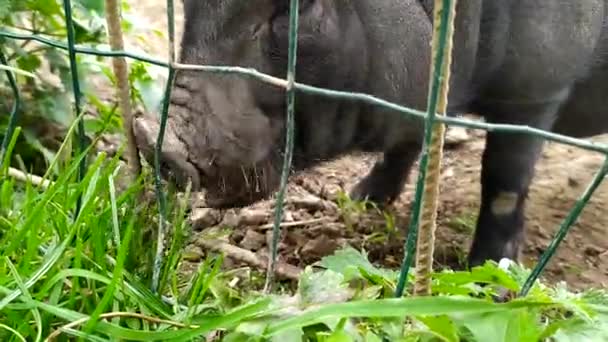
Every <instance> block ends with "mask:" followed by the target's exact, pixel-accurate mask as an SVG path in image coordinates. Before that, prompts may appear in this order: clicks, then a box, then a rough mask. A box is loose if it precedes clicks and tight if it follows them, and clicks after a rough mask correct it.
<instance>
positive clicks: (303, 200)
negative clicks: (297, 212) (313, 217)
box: [289, 195, 325, 211]
mask: <svg viewBox="0 0 608 342" xmlns="http://www.w3.org/2000/svg"><path fill="white" fill-rule="evenodd" d="M289 202H290V203H291V204H293V205H294V206H295V207H296V208H302V209H307V210H309V211H317V210H323V209H325V201H323V199H321V198H319V197H317V196H312V195H308V196H307V195H304V196H298V197H292V198H290V199H289Z"/></svg>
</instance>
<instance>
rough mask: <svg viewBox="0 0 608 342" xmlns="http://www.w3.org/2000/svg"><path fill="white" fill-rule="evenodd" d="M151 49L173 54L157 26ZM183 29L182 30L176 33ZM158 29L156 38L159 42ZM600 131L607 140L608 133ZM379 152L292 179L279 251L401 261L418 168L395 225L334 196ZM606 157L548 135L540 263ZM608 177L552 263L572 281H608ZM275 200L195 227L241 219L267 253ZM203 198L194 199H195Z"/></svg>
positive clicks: (160, 8) (455, 193) (475, 157)
mask: <svg viewBox="0 0 608 342" xmlns="http://www.w3.org/2000/svg"><path fill="white" fill-rule="evenodd" d="M132 3H133V4H134V5H133V6H134V8H135V13H136V14H137V15H138V16H142V15H143V16H144V17H145V18H147V20H149V23H144V27H145V28H147V30H152V29H155V30H165V32H166V18H165V14H164V13H165V2H164V1H161V0H156V1H150V0H147V1H140V2H132ZM180 3H181V1H176V5H177V11H176V14H177V18H176V19H177V20H176V22H177V30H178V33H179V32H181V26H180V25H181V22H182V20H181V13H182V12H181V8H180V6H179V5H180ZM142 33H144V34H145V35H146V36H148V37H149V39H150V40H149V41H148V44H147V45H151V46H152V48H146V51H148V53H150V54H152V55H155V56H157V57H159V58H166V57H165V56H166V51H167V49H166V42H165V41H163V40H162V39H161V40H159V38H158V37H157V36H156V35H154V34H153V33H152V32H151V31H142ZM177 37H178V38H179V35H178V36H177ZM152 39H154V40H155V41H158V43H157V44H156V43H152ZM469 133H470V134H471V139H470V140H469V141H467V142H466V143H464V144H462V145H460V146H458V147H457V148H454V149H450V150H447V151H446V154H445V160H444V167H443V177H442V184H441V202H440V208H439V227H438V230H437V245H436V254H435V257H436V263H437V265H436V267H441V265H451V266H454V265H456V264H458V263H460V262H461V261H462V260H463V259H464V258H465V257H466V253H467V251H468V248H469V244H470V240H471V236H472V232H473V229H474V226H475V225H474V222H475V217H476V215H477V208H478V204H479V175H480V173H479V172H480V158H481V153H482V151H483V147H484V136H485V134H484V132H476V131H471V132H469ZM594 140H597V141H602V142H608V136H604V137H598V138H596V139H594ZM374 158H375V156H371V155H353V156H346V157H344V158H342V159H339V160H336V161H333V162H330V163H327V164H324V165H320V166H318V167H316V168H314V169H312V170H309V171H307V172H305V173H303V174H300V175H298V176H296V177H293V178H292V179H291V181H290V185H289V190H288V200H287V213H286V215H285V221H286V225H287V226H286V227H284V228H283V232H284V233H283V236H282V241H281V245H280V259H281V261H283V262H288V263H290V264H293V265H295V266H300V267H303V266H304V265H306V264H310V263H312V262H314V261H316V260H318V259H319V258H320V257H322V256H324V255H327V254H330V253H331V252H332V251H333V250H335V249H336V248H338V247H339V246H341V245H344V244H350V245H351V246H353V247H355V248H364V249H365V250H366V251H368V253H369V255H370V257H371V258H372V260H374V261H375V262H378V263H380V264H383V265H385V266H389V267H393V268H396V267H398V266H399V264H400V261H401V258H402V256H403V241H404V237H405V230H406V227H407V223H408V219H409V212H410V209H409V208H410V204H411V200H412V198H413V192H414V184H413V180H414V179H415V177H416V170H414V172H413V174H412V175H411V176H410V181H409V183H408V185H407V187H406V191H405V192H404V193H403V194H402V195H401V197H400V199H399V200H398V201H397V203H396V204H395V206H394V208H393V209H392V210H391V212H392V214H394V215H395V217H396V220H395V224H394V227H393V226H392V225H388V226H387V224H386V223H385V220H383V217H382V216H379V215H374V214H373V213H369V214H365V215H360V214H358V213H357V212H351V211H349V210H348V208H341V207H340V206H339V205H338V204H337V201H336V196H337V195H336V194H337V193H338V192H339V191H340V189H344V190H346V191H348V190H349V189H350V187H351V186H352V185H353V184H354V183H355V182H356V181H357V180H358V179H360V177H361V176H362V175H364V174H365V173H366V172H367V171H368V169H369V168H370V166H371V165H372V163H373V161H374ZM602 161H603V159H602V156H601V155H599V154H596V153H590V152H586V151H583V150H580V149H576V148H571V147H568V146H564V145H558V144H554V143H550V144H548V145H547V146H546V148H545V150H544V153H543V156H542V160H541V161H540V162H539V163H538V165H537V175H536V178H535V179H534V183H533V185H532V189H531V194H530V197H529V200H528V202H527V241H526V245H525V249H524V255H525V259H524V262H525V263H526V264H527V265H529V266H531V265H533V264H534V263H535V262H536V261H537V260H538V258H539V256H540V255H541V253H542V252H543V251H544V249H545V248H546V246H547V245H548V244H549V242H550V240H551V238H552V237H553V236H554V234H555V233H556V231H557V228H558V226H559V224H560V223H561V221H562V220H563V219H564V218H565V217H566V215H567V214H568V212H569V210H570V209H571V208H572V206H573V205H574V203H575V201H576V199H577V197H578V196H579V195H580V194H582V192H583V191H584V189H585V187H586V185H587V184H588V182H589V181H590V180H591V178H592V177H593V174H594V172H595V171H596V170H597V169H598V168H599V167H600V165H601V163H602ZM607 203H608V182H605V183H604V184H603V186H602V187H601V188H600V189H599V190H598V192H597V193H596V195H595V196H594V198H593V199H592V201H591V202H590V203H589V205H588V206H587V207H586V209H585V210H584V211H583V213H582V215H581V217H580V219H579V221H578V222H577V224H576V225H575V226H574V228H573V229H572V231H571V232H570V234H569V235H568V236H567V237H566V239H565V241H564V243H563V244H562V246H561V247H560V248H559V251H558V252H557V255H556V256H555V257H554V258H553V260H552V261H551V262H550V264H549V266H548V270H547V271H546V272H545V273H544V277H545V278H546V279H547V280H549V281H560V280H566V281H567V282H568V283H569V284H570V286H571V287H573V288H578V289H581V288H587V287H590V286H592V287H600V286H601V287H603V286H606V284H608V266H607V265H605V264H603V263H601V260H602V259H605V257H606V256H608V237H607V236H606V235H607V233H608V228H607V227H608V214H606V212H605V208H606V207H607ZM273 205H274V202H273V201H265V202H260V203H257V204H255V205H253V206H251V207H249V208H245V209H243V210H241V211H239V212H236V211H233V210H229V211H227V212H222V213H218V212H215V211H212V210H209V209H205V208H198V209H195V210H194V212H193V215H194V217H193V222H194V228H195V229H196V230H201V229H205V230H208V227H210V226H230V227H233V228H234V229H232V233H231V234H230V237H229V241H230V242H231V243H232V244H234V245H236V246H239V247H241V248H244V249H247V250H250V251H252V252H254V253H257V254H259V255H266V253H267V252H266V250H267V244H266V241H268V237H269V234H270V231H271V229H270V228H269V223H271V222H272V207H273ZM195 206H196V203H195ZM196 240H197V237H196V236H193V245H192V246H190V248H188V253H187V257H188V259H189V260H191V261H192V262H196V260H197V258H198V256H200V255H202V250H201V248H200V246H199V245H200V244H197V243H196Z"/></svg>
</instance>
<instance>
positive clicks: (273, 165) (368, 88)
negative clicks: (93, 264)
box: [135, 0, 608, 266]
mask: <svg viewBox="0 0 608 342" xmlns="http://www.w3.org/2000/svg"><path fill="white" fill-rule="evenodd" d="M288 3H289V1H287V0H248V1H243V0H221V1H220V0H207V1H200V0H184V10H185V27H184V34H183V37H182V51H181V56H180V62H182V63H188V64H206V65H234V66H242V67H251V68H255V69H257V70H259V71H261V72H264V73H268V74H271V75H273V76H276V77H281V78H284V77H285V75H286V69H287V54H288V52H287V51H288V49H287V46H288V14H289V13H288V12H289V9H288V7H289V6H288ZM300 11H301V13H300V28H299V41H298V44H299V47H298V66H297V75H296V77H297V80H298V82H301V83H306V84H310V85H314V86H318V87H326V88H331V89H336V90H343V91H356V92H363V93H369V94H372V95H375V96H377V97H380V98H382V99H385V100H388V101H392V102H395V103H398V104H401V105H405V106H408V107H411V108H415V109H419V110H425V109H426V101H427V92H428V82H429V70H430V62H431V56H430V52H431V49H430V40H431V37H432V24H433V23H432V15H431V14H432V13H431V11H432V1H430V0H424V1H420V2H419V1H415V0H382V1H370V0H301V1H300ZM607 11H608V0H560V1H547V0H500V1H495V0H486V1H483V0H460V1H459V2H458V5H457V13H458V14H457V17H456V25H455V26H456V27H455V38H454V41H455V44H454V45H455V47H454V58H453V65H452V79H451V91H450V96H449V109H448V111H449V112H450V113H462V112H469V113H479V114H480V115H483V116H484V117H485V119H486V121H488V122H493V123H512V124H524V125H529V126H532V127H536V128H540V129H546V130H553V131H555V132H559V133H562V134H569V135H573V136H577V137H588V136H592V135H597V134H600V133H604V132H607V131H608V130H607V128H608V120H607V119H608V114H606V113H605V111H606V109H605V108H606V107H607V106H608V87H607V85H608V55H607V54H606V53H607V52H608V49H607V48H608V42H607V38H608V29H607V28H606V27H607V26H606V25H605V24H606V19H607V17H608V16H607ZM170 104H171V107H170V113H169V126H168V131H167V138H166V143H165V145H164V146H163V155H162V158H163V172H164V174H165V175H168V174H169V173H171V174H173V176H175V180H176V181H178V184H182V185H183V184H184V181H185V180H187V179H191V180H192V181H193V185H194V186H195V188H204V189H205V190H206V193H207V200H208V203H209V204H210V205H211V206H215V207H227V206H242V205H248V204H251V203H253V202H255V201H258V200H260V199H263V198H267V197H268V196H270V195H271V194H273V193H274V191H275V190H276V189H277V186H278V183H279V178H280V170H281V166H282V161H283V158H282V157H283V151H284V141H285V107H286V105H285V91H284V90H283V89H280V88H276V87H273V86H270V85H267V84H264V83H262V82H260V81H257V80H254V79H252V78H246V77H242V76H237V75H225V74H224V75H220V74H210V73H202V72H196V71H179V72H178V73H177V75H176V80H175V86H174V90H173V95H172V97H171V103H170ZM157 125H158V124H157V123H155V122H154V121H151V120H147V119H143V118H140V119H138V120H137V121H136V124H135V130H136V136H137V140H138V146H139V147H140V148H141V149H142V150H143V151H144V153H145V154H146V156H147V158H148V160H150V161H152V160H153V159H152V158H153V155H152V154H151V153H150V152H151V151H152V146H153V144H154V139H155V137H156V134H157V132H158V127H157ZM422 131H423V122H422V121H421V120H414V119H411V118H407V117H404V116H403V115H401V114H399V113H396V112H393V111H391V110H388V109H385V108H381V107H378V106H371V105H367V104H363V103H361V102H354V101H347V100H336V99H330V98H325V97H319V96H314V95H307V94H304V93H301V92H298V94H297V98H296V136H295V152H294V170H303V169H305V168H308V167H310V166H312V165H314V164H316V163H319V162H322V161H326V160H330V159H333V158H336V157H337V156H340V155H343V154H345V153H349V152H351V151H355V150H359V151H366V152H378V151H380V152H383V153H384V156H383V158H382V160H380V161H378V162H377V163H376V164H375V165H374V167H373V168H372V169H371V170H370V172H369V173H368V174H367V175H366V176H365V177H363V178H362V179H361V180H360V181H359V183H358V184H357V185H356V187H355V188H354V189H353V190H352V191H351V196H352V197H353V198H355V199H365V198H366V199H369V200H372V201H374V202H376V203H378V204H380V205H386V204H389V203H391V202H392V201H393V200H395V198H396V197H397V196H398V195H399V194H400V193H401V191H402V189H403V186H404V183H405V181H406V178H407V175H408V173H409V171H410V168H411V166H412V164H413V163H414V161H415V160H416V159H417V157H418V155H419V152H420V149H421V141H422ZM542 146H543V141H542V139H539V138H535V137H530V136H525V135H516V134H507V133H498V132H489V133H488V136H487V141H486V148H485V152H484V154H483V165H482V173H481V183H482V193H481V208H480V212H479V218H478V222H477V229H476V233H475V238H474V242H473V245H472V247H471V251H470V254H469V265H471V266H473V265H478V264H480V263H483V262H484V261H485V260H488V259H492V260H499V259H501V258H503V257H508V258H511V259H514V260H517V259H518V253H519V250H520V244H521V241H522V239H523V235H524V204H525V198H526V196H527V194H528V188H529V185H530V182H531V180H532V178H533V173H534V166H535V163H536V161H537V159H538V157H539V154H540V152H541V150H542Z"/></svg>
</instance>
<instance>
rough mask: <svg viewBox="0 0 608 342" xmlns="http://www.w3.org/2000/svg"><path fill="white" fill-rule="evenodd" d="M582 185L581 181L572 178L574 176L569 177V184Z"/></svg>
mask: <svg viewBox="0 0 608 342" xmlns="http://www.w3.org/2000/svg"><path fill="white" fill-rule="evenodd" d="M579 185H580V183H579V181H578V180H576V179H574V178H572V177H568V186H569V187H571V188H576V187H578V186H579Z"/></svg>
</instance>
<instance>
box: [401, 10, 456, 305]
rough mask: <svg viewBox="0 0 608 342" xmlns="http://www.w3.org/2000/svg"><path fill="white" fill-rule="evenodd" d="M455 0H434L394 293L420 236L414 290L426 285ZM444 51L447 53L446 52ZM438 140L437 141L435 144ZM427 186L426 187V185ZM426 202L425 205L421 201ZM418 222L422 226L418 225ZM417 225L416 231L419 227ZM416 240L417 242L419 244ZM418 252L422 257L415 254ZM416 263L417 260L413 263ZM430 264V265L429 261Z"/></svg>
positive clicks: (432, 237)
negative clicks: (410, 199)
mask: <svg viewBox="0 0 608 342" xmlns="http://www.w3.org/2000/svg"><path fill="white" fill-rule="evenodd" d="M455 3H456V0H435V8H434V12H435V15H434V17H435V20H434V24H433V27H434V29H433V30H434V33H433V46H432V49H433V54H432V55H433V59H432V63H431V64H432V65H431V77H432V81H431V84H430V85H429V97H428V105H427V118H426V121H425V128H424V145H423V151H422V155H421V157H420V165H419V172H418V179H417V182H416V193H415V199H414V204H413V209H412V214H411V219H410V225H409V228H408V237H407V239H406V244H405V247H404V252H405V253H406V256H405V258H404V260H403V263H402V265H401V272H400V275H399V281H398V283H397V289H396V291H395V296H397V297H401V296H403V292H404V291H405V285H406V283H407V277H408V274H409V270H410V267H411V263H412V260H413V259H414V253H415V249H416V245H417V243H416V241H417V240H418V242H419V243H420V240H419V238H421V239H423V240H424V241H422V243H423V244H424V246H423V247H424V249H423V250H419V251H418V252H417V253H416V254H417V257H418V258H417V259H419V260H420V261H421V263H424V264H425V265H424V269H422V270H420V271H417V273H418V274H417V275H418V276H419V277H422V278H423V280H424V282H423V283H419V284H418V286H417V289H418V291H417V292H420V291H423V292H425V290H423V289H424V288H426V287H428V280H426V278H427V276H428V273H430V269H429V267H430V266H429V263H432V257H433V256H432V253H433V248H432V245H433V243H434V241H429V240H434V226H435V212H436V207H437V204H436V202H437V193H438V177H439V176H438V173H439V171H440V167H441V163H440V160H441V145H442V141H443V140H442V139H443V127H444V126H443V125H442V124H437V123H436V122H435V116H436V113H437V108H438V107H439V105H441V107H442V108H440V110H441V111H442V112H445V107H446V105H447V91H448V83H449V79H448V77H446V76H447V75H449V63H450V62H451V48H452V44H451V40H452V32H453V27H452V26H453V19H454V15H455V13H454V12H455V8H454V7H455ZM446 52H447V55H446ZM437 143H439V144H437ZM429 166H432V170H431V171H432V172H430V173H429V172H428V171H429ZM427 186H428V188H427ZM425 203H426V205H425ZM421 224H422V227H421ZM419 227H420V231H419ZM423 229H424V232H423V233H424V234H423V235H420V236H419V232H421V231H422V230H423ZM419 243H418V244H419ZM419 253H420V254H422V255H421V256H422V259H420V256H419V255H418V254H419ZM416 266H417V267H418V264H417V265H416ZM431 266H432V265H431Z"/></svg>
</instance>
